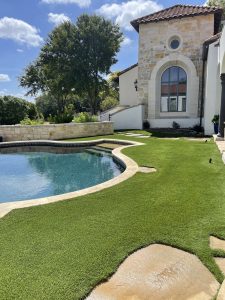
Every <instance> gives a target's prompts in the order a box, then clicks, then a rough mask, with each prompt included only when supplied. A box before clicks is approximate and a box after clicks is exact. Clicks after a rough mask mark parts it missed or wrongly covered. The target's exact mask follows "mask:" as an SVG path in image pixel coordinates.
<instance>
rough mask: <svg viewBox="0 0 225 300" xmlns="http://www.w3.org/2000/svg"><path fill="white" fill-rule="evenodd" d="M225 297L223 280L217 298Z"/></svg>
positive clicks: (224, 282)
mask: <svg viewBox="0 0 225 300" xmlns="http://www.w3.org/2000/svg"><path fill="white" fill-rule="evenodd" d="M224 299H225V280H224V281H223V283H222V285H221V288H220V290H219V293H218V296H217V298H216V300H224Z"/></svg>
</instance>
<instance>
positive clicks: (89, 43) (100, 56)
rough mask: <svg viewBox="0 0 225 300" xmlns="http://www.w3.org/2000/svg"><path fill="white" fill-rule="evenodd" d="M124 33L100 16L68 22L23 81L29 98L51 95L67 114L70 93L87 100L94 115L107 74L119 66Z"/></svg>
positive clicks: (52, 35)
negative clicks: (118, 54)
mask: <svg viewBox="0 0 225 300" xmlns="http://www.w3.org/2000/svg"><path fill="white" fill-rule="evenodd" d="M121 41H122V33H121V32H120V29H119V27H118V25H114V24H113V23H112V22H111V21H107V20H105V19H104V18H103V17H99V16H88V15H86V14H84V15H81V16H80V17H79V18H78V20H77V23H76V24H72V23H70V22H65V23H63V24H61V25H59V26H58V27H56V28H55V29H54V30H53V31H52V32H51V33H50V34H49V36H48V39H47V42H46V44H45V45H44V46H43V47H42V49H41V52H40V54H39V56H38V58H37V59H36V61H34V62H33V63H32V64H31V65H29V66H28V67H27V68H26V70H25V73H24V75H23V76H21V78H20V85H21V86H22V87H26V88H28V92H27V95H36V94H37V93H38V92H40V91H41V92H43V93H48V94H49V95H51V96H52V97H53V99H54V101H56V104H57V112H58V114H62V113H63V112H64V109H65V106H66V103H67V98H68V97H69V96H71V94H76V95H79V96H80V97H87V98H88V104H89V107H90V109H91V112H92V113H93V114H95V113H97V111H98V109H99V107H100V99H99V93H100V92H101V91H102V90H103V89H104V86H105V84H106V81H105V79H104V76H105V74H109V72H110V67H111V66H112V64H114V63H116V62H117V60H116V54H117V53H118V51H119V49H120V43H121Z"/></svg>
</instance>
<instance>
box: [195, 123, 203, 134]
mask: <svg viewBox="0 0 225 300" xmlns="http://www.w3.org/2000/svg"><path fill="white" fill-rule="evenodd" d="M192 130H194V131H196V132H198V133H200V132H203V131H204V128H203V127H202V126H200V124H196V125H194V126H193V127H192Z"/></svg>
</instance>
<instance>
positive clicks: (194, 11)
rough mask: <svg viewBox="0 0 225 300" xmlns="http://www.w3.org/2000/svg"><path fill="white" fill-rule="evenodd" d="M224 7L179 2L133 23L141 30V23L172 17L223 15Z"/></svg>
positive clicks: (132, 23)
mask: <svg viewBox="0 0 225 300" xmlns="http://www.w3.org/2000/svg"><path fill="white" fill-rule="evenodd" d="M222 12H223V9H222V8H220V7H215V6H196V5H182V4H177V5H174V6H171V7H169V8H166V9H163V10H160V11H158V12H156V13H153V14H151V15H148V16H144V17H142V18H138V19H136V20H133V21H132V22H131V25H132V26H133V27H134V28H135V29H136V30H137V31H139V25H140V24H146V23H152V22H160V21H166V20H171V19H179V18H184V17H193V16H199V15H207V14H218V15H219V16H220V17H221V15H222Z"/></svg>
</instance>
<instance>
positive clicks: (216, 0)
mask: <svg viewBox="0 0 225 300" xmlns="http://www.w3.org/2000/svg"><path fill="white" fill-rule="evenodd" d="M206 4H207V5H208V6H219V7H221V8H223V15H222V20H224V19H225V0H208V1H207V2H206Z"/></svg>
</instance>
